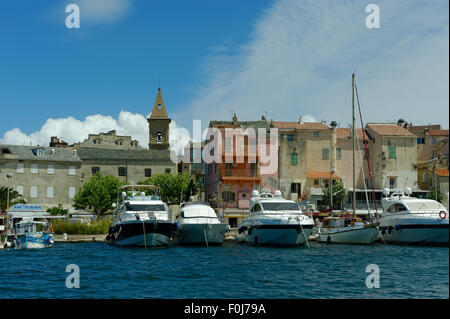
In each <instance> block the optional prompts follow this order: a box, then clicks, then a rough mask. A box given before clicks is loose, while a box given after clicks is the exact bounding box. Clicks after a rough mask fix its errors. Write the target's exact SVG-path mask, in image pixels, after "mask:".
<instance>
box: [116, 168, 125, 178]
mask: <svg viewBox="0 0 450 319" xmlns="http://www.w3.org/2000/svg"><path fill="white" fill-rule="evenodd" d="M117 174H118V175H119V176H127V168H126V167H119V168H118V169H117Z"/></svg>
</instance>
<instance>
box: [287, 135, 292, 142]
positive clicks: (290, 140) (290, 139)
mask: <svg viewBox="0 0 450 319" xmlns="http://www.w3.org/2000/svg"><path fill="white" fill-rule="evenodd" d="M287 140H288V142H292V141H293V140H294V135H293V134H287Z"/></svg>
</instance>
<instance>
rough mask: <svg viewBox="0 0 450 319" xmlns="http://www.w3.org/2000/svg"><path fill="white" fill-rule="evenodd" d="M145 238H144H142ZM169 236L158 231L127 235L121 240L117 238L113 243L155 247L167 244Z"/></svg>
mask: <svg viewBox="0 0 450 319" xmlns="http://www.w3.org/2000/svg"><path fill="white" fill-rule="evenodd" d="M144 238H145V240H144ZM169 241H170V240H169V237H168V236H166V235H163V234H158V233H148V234H145V237H144V235H137V236H132V237H127V238H125V239H122V240H117V241H115V242H114V245H118V246H138V247H145V246H147V247H156V246H167V245H169Z"/></svg>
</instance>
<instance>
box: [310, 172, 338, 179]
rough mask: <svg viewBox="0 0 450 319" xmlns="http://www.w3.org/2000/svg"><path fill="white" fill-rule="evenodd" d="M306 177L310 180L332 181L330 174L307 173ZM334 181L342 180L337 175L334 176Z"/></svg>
mask: <svg viewBox="0 0 450 319" xmlns="http://www.w3.org/2000/svg"><path fill="white" fill-rule="evenodd" d="M306 177H307V178H309V179H320V178H322V179H330V172H306ZM333 179H341V178H340V177H339V176H337V175H336V174H333Z"/></svg>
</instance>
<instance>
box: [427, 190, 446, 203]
mask: <svg viewBox="0 0 450 319" xmlns="http://www.w3.org/2000/svg"><path fill="white" fill-rule="evenodd" d="M427 198H428V199H432V200H436V193H435V191H434V189H432V190H431V191H430V192H429V193H428V194H427ZM442 199H443V196H442V193H441V191H440V190H439V189H438V190H437V201H438V202H439V203H442Z"/></svg>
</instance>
